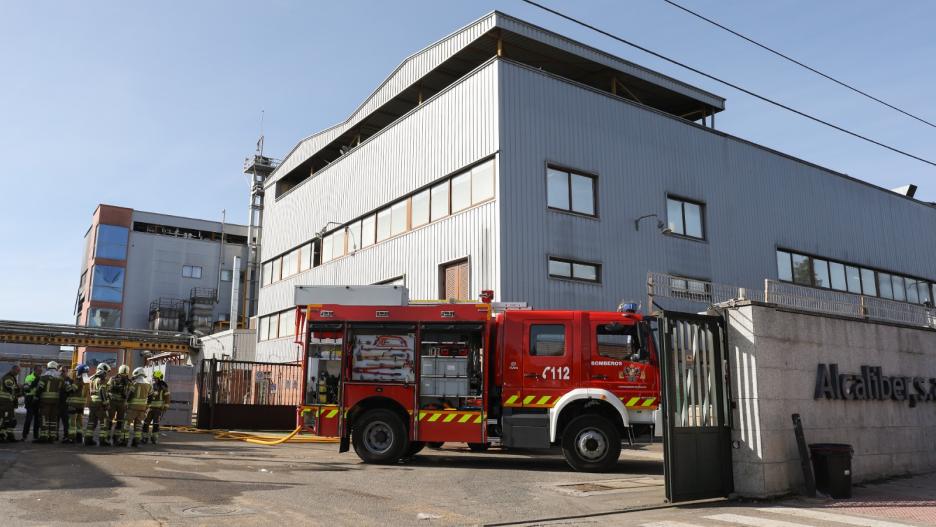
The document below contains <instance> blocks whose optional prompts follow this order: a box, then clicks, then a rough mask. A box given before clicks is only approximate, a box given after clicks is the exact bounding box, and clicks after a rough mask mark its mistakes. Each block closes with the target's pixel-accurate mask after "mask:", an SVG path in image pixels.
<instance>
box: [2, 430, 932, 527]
mask: <svg viewBox="0 0 936 527" xmlns="http://www.w3.org/2000/svg"><path fill="white" fill-rule="evenodd" d="M164 435H165V437H164V439H163V442H162V443H161V444H160V445H159V446H157V447H152V446H146V447H141V448H139V449H132V448H102V447H84V446H74V445H60V444H56V445H36V444H32V443H13V444H11V443H0V489H2V490H0V526H3V527H7V526H20V525H24V526H32V525H53V526H55V525H82V526H85V525H87V526H94V525H113V524H117V525H133V526H136V525H139V526H147V527H148V526H176V525H197V526H203V525H204V526H215V525H217V526H220V525H223V526H226V527H238V526H265V525H274V526H277V527H285V526H300V525H302V526H304V525H323V526H324V525H327V526H335V525H355V526H357V525H418V526H434V525H479V524H493V525H537V526H543V525H562V526H566V527H568V526H579V525H581V526H586V525H587V526H597V525H601V526H604V525H636V526H640V527H714V526H721V527H730V526H737V525H751V526H755V527H803V526H829V527H832V526H837V527H842V526H843V525H858V526H864V527H899V526H905V525H936V501H934V500H936V498H934V497H936V475H930V476H922V477H917V478H912V479H907V480H897V481H892V482H888V483H885V484H882V485H879V486H867V487H861V488H857V489H856V491H855V492H856V498H855V499H854V500H850V501H841V502H830V501H821V500H812V501H803V500H788V501H787V502H766V503H764V502H727V501H721V502H714V503H707V504H702V505H700V504H693V505H683V506H679V507H672V506H666V505H664V504H663V495H664V492H663V476H662V462H661V457H662V456H661V448H660V445H659V444H656V445H649V446H645V447H642V448H639V449H633V450H625V451H624V453H623V454H622V456H621V461H620V463H619V464H618V470H617V471H616V472H614V473H610V474H581V473H576V472H572V471H571V470H570V469H569V468H568V467H567V466H566V464H565V462H564V461H563V460H562V458H561V457H560V456H558V455H541V454H537V455H533V454H529V455H527V454H520V453H506V452H499V451H492V452H490V453H486V454H475V453H472V452H470V451H469V450H468V449H467V448H466V446H465V445H446V447H445V448H444V449H442V450H424V451H423V453H422V454H420V455H419V456H417V457H416V458H415V459H413V460H412V461H410V462H408V463H402V464H397V465H392V466H374V465H364V464H362V463H361V462H360V461H359V460H358V458H357V457H356V456H355V455H354V454H353V453H347V454H338V452H337V445H334V444H286V445H281V446H275V447H268V446H260V445H251V444H247V443H242V442H229V441H217V440H214V439H213V438H212V437H211V436H208V435H202V434H184V433H176V432H168V433H165V434H164ZM628 508H641V510H639V512H628V513H621V512H620V511H621V510H623V509H628Z"/></svg>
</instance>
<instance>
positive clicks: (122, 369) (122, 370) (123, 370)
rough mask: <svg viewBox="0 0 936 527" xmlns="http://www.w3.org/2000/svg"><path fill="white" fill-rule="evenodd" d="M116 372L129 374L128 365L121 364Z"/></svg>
mask: <svg viewBox="0 0 936 527" xmlns="http://www.w3.org/2000/svg"><path fill="white" fill-rule="evenodd" d="M117 374H118V375H130V366H127V365H126V364H121V365H120V367H119V368H117Z"/></svg>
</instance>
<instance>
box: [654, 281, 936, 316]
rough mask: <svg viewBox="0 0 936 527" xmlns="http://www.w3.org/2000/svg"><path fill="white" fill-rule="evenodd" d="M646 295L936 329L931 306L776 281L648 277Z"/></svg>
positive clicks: (708, 303)
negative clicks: (748, 303) (744, 283)
mask: <svg viewBox="0 0 936 527" xmlns="http://www.w3.org/2000/svg"><path fill="white" fill-rule="evenodd" d="M647 292H648V295H649V296H650V298H651V300H652V299H653V298H655V297H658V298H674V299H678V300H685V301H690V302H698V303H700V304H706V305H708V306H712V305H717V304H722V303H725V302H731V301H739V300H754V301H759V302H766V303H768V304H774V305H778V306H784V307H789V308H793V309H798V310H802V311H809V312H814V313H824V314H828V315H837V316H844V317H851V318H861V319H866V320H874V321H878V322H890V323H894V324H903V325H908V326H918V327H928V328H933V329H936V309H934V308H932V307H929V306H924V305H919V304H910V303H907V302H898V301H896V300H888V299H885V298H878V297H873V296H865V295H857V294H852V293H846V292H843V291H833V290H829V289H818V288H814V287H805V286H801V285H796V284H790V283H786V282H779V281H776V280H764V289H763V290H758V289H754V288H744V287H738V286H731V285H725V284H717V283H713V282H707V281H704V280H695V279H691V278H684V277H679V276H672V275H668V274H664V273H649V274H648V277H647Z"/></svg>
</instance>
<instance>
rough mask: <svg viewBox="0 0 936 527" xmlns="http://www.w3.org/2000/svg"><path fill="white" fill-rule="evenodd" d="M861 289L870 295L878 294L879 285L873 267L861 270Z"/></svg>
mask: <svg viewBox="0 0 936 527" xmlns="http://www.w3.org/2000/svg"><path fill="white" fill-rule="evenodd" d="M861 291H862V293H864V294H866V295H868V296H877V286H876V285H875V280H874V271H872V270H871V269H862V270H861Z"/></svg>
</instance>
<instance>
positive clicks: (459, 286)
mask: <svg viewBox="0 0 936 527" xmlns="http://www.w3.org/2000/svg"><path fill="white" fill-rule="evenodd" d="M439 275H440V277H439V278H440V282H441V284H440V287H439V289H440V292H441V293H442V294H441V298H445V299H455V300H468V299H469V298H471V293H470V287H471V267H470V266H469V264H468V260H461V261H458V262H453V263H450V264H446V265H443V266H442V267H441V269H440V272H439Z"/></svg>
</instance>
